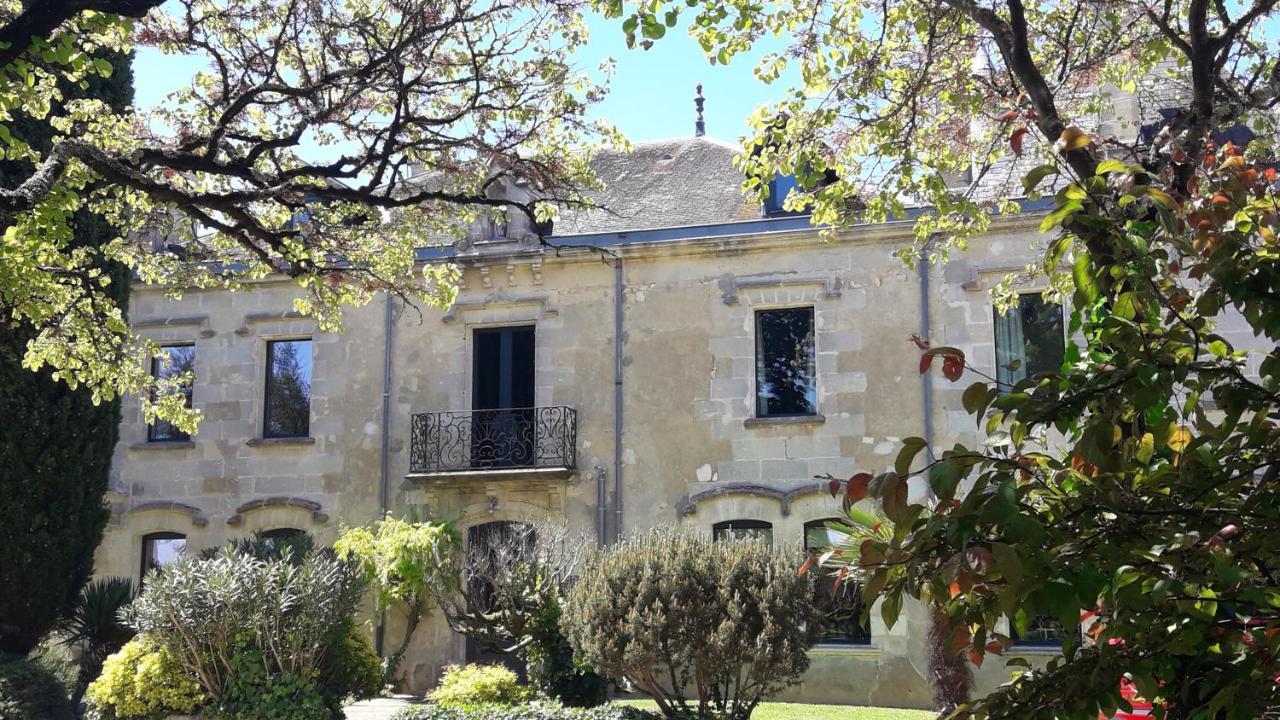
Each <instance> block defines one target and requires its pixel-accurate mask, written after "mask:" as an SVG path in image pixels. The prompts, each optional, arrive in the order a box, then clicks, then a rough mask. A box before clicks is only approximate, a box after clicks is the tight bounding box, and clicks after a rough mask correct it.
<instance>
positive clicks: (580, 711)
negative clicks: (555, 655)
mask: <svg viewBox="0 0 1280 720" xmlns="http://www.w3.org/2000/svg"><path fill="white" fill-rule="evenodd" d="M659 717H660V716H659V715H658V714H657V713H653V712H650V711H647V710H641V709H640V708H637V707H633V706H630V705H623V704H620V703H613V704H609V705H601V706H598V707H592V708H572V707H565V706H563V705H560V704H558V703H554V702H533V703H524V704H521V705H494V704H490V705H472V706H467V707H446V706H443V705H437V704H434V703H427V704H423V705H414V706H411V707H407V708H405V709H404V710H401V711H399V712H398V713H396V714H395V715H394V716H393V717H392V720H657V718H659Z"/></svg>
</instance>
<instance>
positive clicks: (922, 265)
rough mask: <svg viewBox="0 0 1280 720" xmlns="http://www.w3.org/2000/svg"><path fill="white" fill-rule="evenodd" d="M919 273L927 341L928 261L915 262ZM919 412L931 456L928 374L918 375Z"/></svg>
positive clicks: (922, 333)
mask: <svg viewBox="0 0 1280 720" xmlns="http://www.w3.org/2000/svg"><path fill="white" fill-rule="evenodd" d="M916 267H917V268H918V269H919V272H920V337H921V338H923V339H924V340H925V341H926V342H927V341H928V340H929V259H928V258H927V257H922V258H920V260H918V261H917V262H916ZM920 391H921V392H920V397H921V408H920V409H921V412H923V413H924V441H925V443H927V445H926V447H927V448H928V449H929V455H930V456H931V457H932V455H933V382H932V378H931V377H930V374H929V373H922V374H921V375H920Z"/></svg>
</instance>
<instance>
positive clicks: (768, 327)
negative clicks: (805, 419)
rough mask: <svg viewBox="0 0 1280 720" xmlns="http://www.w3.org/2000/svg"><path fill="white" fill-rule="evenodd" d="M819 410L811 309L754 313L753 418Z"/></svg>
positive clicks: (801, 413)
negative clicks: (754, 372) (754, 389)
mask: <svg viewBox="0 0 1280 720" xmlns="http://www.w3.org/2000/svg"><path fill="white" fill-rule="evenodd" d="M817 411H818V384H817V369H816V366H815V363H814V343H813V308H811V307H807V308H787V309H783V310H760V311H758V312H757V313H756V417H787V416H801V415H813V414H816V413H817Z"/></svg>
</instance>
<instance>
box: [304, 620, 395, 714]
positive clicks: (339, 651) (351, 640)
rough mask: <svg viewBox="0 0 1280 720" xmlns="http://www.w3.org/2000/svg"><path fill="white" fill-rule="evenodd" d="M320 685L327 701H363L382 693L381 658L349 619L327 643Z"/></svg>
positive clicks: (333, 633) (335, 631)
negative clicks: (330, 699)
mask: <svg viewBox="0 0 1280 720" xmlns="http://www.w3.org/2000/svg"><path fill="white" fill-rule="evenodd" d="M325 646H326V647H327V648H328V651H327V652H326V653H325V655H324V659H323V660H321V661H320V674H319V685H320V687H321V688H323V689H324V694H325V695H326V696H327V697H330V698H334V699H336V700H338V701H341V700H343V699H346V698H354V699H356V700H363V699H364V698H371V697H375V696H377V695H378V693H380V692H381V691H382V658H380V657H378V653H376V652H374V650H373V644H372V643H370V642H369V638H368V637H366V636H365V634H364V633H363V632H362V631H361V630H360V628H359V627H358V626H357V625H356V623H355V621H354V620H351V619H348V620H347V621H346V622H344V623H343V624H342V625H340V626H339V627H338V628H337V629H335V630H334V631H333V632H332V633H331V634H330V638H329V639H328V640H326V641H325Z"/></svg>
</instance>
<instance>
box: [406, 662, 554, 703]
mask: <svg viewBox="0 0 1280 720" xmlns="http://www.w3.org/2000/svg"><path fill="white" fill-rule="evenodd" d="M531 695H532V693H531V692H530V689H529V688H528V687H525V686H523V685H521V684H520V682H519V678H517V677H516V674H515V673H514V672H511V670H509V669H508V668H505V667H503V666H501V665H475V664H470V665H463V666H458V665H451V666H449V667H447V668H445V670H444V675H442V676H441V677H440V685H439V686H438V687H436V689H435V690H432V691H431V694H430V695H429V696H428V697H429V698H430V699H431V702H433V703H435V704H437V705H443V706H445V707H467V706H470V705H490V704H492V705H515V704H518V703H521V702H524V701H526V700H529V699H530V698H531Z"/></svg>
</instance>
